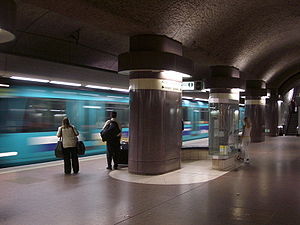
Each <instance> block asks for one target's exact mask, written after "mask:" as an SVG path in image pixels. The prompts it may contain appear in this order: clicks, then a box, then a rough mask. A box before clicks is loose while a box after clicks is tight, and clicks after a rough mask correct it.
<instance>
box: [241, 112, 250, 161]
mask: <svg viewBox="0 0 300 225" xmlns="http://www.w3.org/2000/svg"><path fill="white" fill-rule="evenodd" d="M251 129H252V126H251V122H250V120H249V118H247V117H245V118H244V126H243V134H242V152H243V155H244V162H245V163H249V160H250V159H249V152H248V146H249V144H250V141H251V139H250V133H251Z"/></svg>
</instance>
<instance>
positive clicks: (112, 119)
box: [102, 118, 122, 137]
mask: <svg viewBox="0 0 300 225" xmlns="http://www.w3.org/2000/svg"><path fill="white" fill-rule="evenodd" d="M110 121H115V122H116V123H117V124H118V127H119V129H120V131H121V132H120V133H119V134H118V135H117V136H119V137H121V135H122V127H121V126H120V123H119V121H118V120H117V119H116V118H111V119H110V120H107V121H106V122H105V124H104V126H103V127H102V129H104V127H106V125H108V124H109V123H110Z"/></svg>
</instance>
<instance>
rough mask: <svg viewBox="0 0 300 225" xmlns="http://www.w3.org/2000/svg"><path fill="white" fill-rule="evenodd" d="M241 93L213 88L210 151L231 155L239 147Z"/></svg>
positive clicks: (216, 154) (210, 97) (210, 102)
mask: <svg viewBox="0 0 300 225" xmlns="http://www.w3.org/2000/svg"><path fill="white" fill-rule="evenodd" d="M238 133H239V93H238V92H232V91H231V90H230V89H229V90H226V89H212V90H211V92H210V94H209V151H210V154H212V155H214V156H230V155H231V154H232V153H234V152H235V150H237V148H238Z"/></svg>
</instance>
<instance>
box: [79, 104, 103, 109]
mask: <svg viewBox="0 0 300 225" xmlns="http://www.w3.org/2000/svg"><path fill="white" fill-rule="evenodd" d="M83 108H85V109H101V108H102V107H101V106H94V105H84V106H83Z"/></svg>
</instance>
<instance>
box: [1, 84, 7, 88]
mask: <svg viewBox="0 0 300 225" xmlns="http://www.w3.org/2000/svg"><path fill="white" fill-rule="evenodd" d="M0 87H7V88H8V87H9V84H0Z"/></svg>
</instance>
